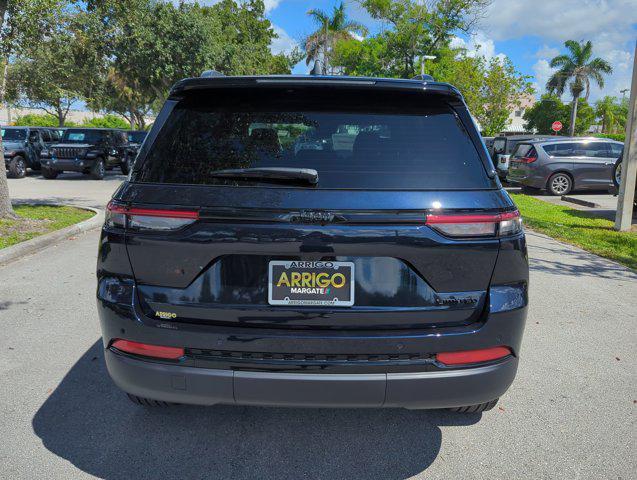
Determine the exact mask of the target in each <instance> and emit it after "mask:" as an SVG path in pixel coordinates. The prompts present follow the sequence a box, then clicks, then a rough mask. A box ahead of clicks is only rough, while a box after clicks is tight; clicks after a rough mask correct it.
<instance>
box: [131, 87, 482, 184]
mask: <svg viewBox="0 0 637 480" xmlns="http://www.w3.org/2000/svg"><path fill="white" fill-rule="evenodd" d="M283 93H285V92H283ZM243 95H246V94H245V93H243ZM374 95H375V96H371V95H369V94H367V95H365V96H364V97H363V98H357V96H356V95H353V94H349V95H347V96H345V95H342V96H338V95H336V94H335V93H331V94H330V95H329V96H328V95H326V96H325V97H322V98H317V96H316V95H312V96H311V97H309V96H308V95H307V94H304V95H302V96H300V95H298V96H297V95H292V94H289V93H288V94H281V95H280V96H279V95H275V94H274V93H271V94H269V95H263V93H262V92H255V93H254V94H253V96H249V97H248V98H241V97H239V98H237V96H236V95H230V94H228V95H223V96H220V95H216V96H215V98H214V103H212V102H213V100H211V103H209V104H208V105H206V102H202V100H201V99H193V100H191V101H185V102H182V103H181V104H180V105H178V106H177V107H176V108H175V110H173V112H172V114H171V116H170V118H169V119H168V121H167V123H166V125H164V127H163V128H162V130H161V132H160V133H159V135H158V136H157V139H156V140H155V142H154V144H153V145H152V147H151V149H150V152H149V153H148V155H147V157H146V158H145V160H144V161H143V163H142V165H141V169H140V171H139V172H138V173H137V174H136V175H135V176H134V178H133V179H134V180H135V181H141V182H153V183H187V184H217V185H237V186H239V185H240V186H249V185H251V184H255V183H259V182H260V180H254V179H251V180H250V181H236V180H233V179H224V178H216V177H214V176H212V175H210V174H211V173H212V172H214V171H217V170H222V169H229V168H233V169H234V168H252V167H293V168H314V169H316V170H317V171H318V172H319V184H318V188H370V189H401V188H406V189H420V188H451V189H453V188H491V187H492V186H493V183H492V181H491V180H490V179H489V178H488V177H487V175H486V171H485V169H484V167H483V165H482V163H481V160H480V158H479V156H478V154H477V150H476V148H475V147H474V145H473V143H472V142H471V139H470V138H469V136H468V134H467V132H466V131H465V129H464V128H463V126H462V125H461V123H460V122H459V120H458V118H457V116H456V115H455V113H454V112H453V111H452V110H451V109H450V108H449V107H448V106H446V105H443V104H438V105H435V104H431V103H432V102H431V101H430V102H427V103H429V104H430V106H428V107H426V108H423V107H416V105H419V104H422V103H425V102H422V99H421V98H420V101H419V102H415V101H414V100H413V99H412V100H411V101H409V102H401V101H400V96H394V97H393V98H392V99H388V101H387V103H386V104H383V103H382V102H379V97H380V96H379V95H378V94H377V93H375V94H374ZM221 97H223V98H221ZM223 99H227V100H223ZM371 100H373V102H371ZM390 100H391V101H390ZM370 103H373V104H374V105H378V106H370ZM262 183H263V182H262ZM269 185H271V186H275V187H276V186H281V185H280V183H278V184H275V183H270V184H269Z"/></svg>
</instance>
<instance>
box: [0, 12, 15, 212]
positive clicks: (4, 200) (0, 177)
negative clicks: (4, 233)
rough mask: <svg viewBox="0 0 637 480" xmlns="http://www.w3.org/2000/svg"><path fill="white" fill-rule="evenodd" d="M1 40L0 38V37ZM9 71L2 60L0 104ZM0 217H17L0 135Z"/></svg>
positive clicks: (1, 22) (1, 24) (4, 60)
mask: <svg viewBox="0 0 637 480" xmlns="http://www.w3.org/2000/svg"><path fill="white" fill-rule="evenodd" d="M6 3H7V2H2V1H0V10H1V11H0V14H1V16H0V20H1V21H0V26H4V13H5V9H6ZM0 40H1V39H0ZM8 71H9V62H8V59H7V58H5V59H3V62H2V79H1V81H0V105H3V104H4V94H5V91H6V87H7V74H8ZM0 218H17V215H16V214H15V212H14V211H13V207H12V206H11V198H10V197H9V184H8V183H7V169H6V168H5V164H4V151H3V150H2V137H0Z"/></svg>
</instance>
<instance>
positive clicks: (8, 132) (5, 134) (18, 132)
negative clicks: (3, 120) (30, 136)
mask: <svg viewBox="0 0 637 480" xmlns="http://www.w3.org/2000/svg"><path fill="white" fill-rule="evenodd" d="M26 138H27V130H26V128H6V129H5V128H3V129H2V140H25V139H26Z"/></svg>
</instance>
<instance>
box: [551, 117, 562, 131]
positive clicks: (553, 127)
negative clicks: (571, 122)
mask: <svg viewBox="0 0 637 480" xmlns="http://www.w3.org/2000/svg"><path fill="white" fill-rule="evenodd" d="M551 130H553V131H554V132H555V133H557V132H559V131H560V130H562V122H560V121H559V120H556V121H555V122H553V123H552V124H551Z"/></svg>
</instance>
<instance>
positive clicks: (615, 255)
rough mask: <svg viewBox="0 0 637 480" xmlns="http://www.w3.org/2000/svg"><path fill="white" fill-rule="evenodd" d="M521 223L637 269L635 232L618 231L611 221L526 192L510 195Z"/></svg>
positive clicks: (636, 236)
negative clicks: (518, 212) (540, 198)
mask: <svg viewBox="0 0 637 480" xmlns="http://www.w3.org/2000/svg"><path fill="white" fill-rule="evenodd" d="M511 197H512V198H513V200H514V201H515V203H516V204H517V206H518V208H519V209H520V213H521V214H522V218H523V220H524V224H525V225H527V226H528V227H529V228H531V229H533V230H536V231H538V232H542V233H544V234H546V235H549V236H551V237H553V238H556V239H558V240H562V241H564V242H567V243H572V244H573V245H577V246H578V247H581V248H583V249H584V250H587V251H589V252H591V253H595V254H597V255H600V256H602V257H606V258H610V259H611V260H615V261H616V262H619V263H622V264H624V265H626V266H628V267H630V268H634V269H637V233H635V232H617V231H615V230H613V222H611V221H610V220H606V219H604V218H599V217H595V216H593V215H591V214H590V213H588V212H583V211H581V210H575V209H572V208H569V207H563V206H559V205H552V204H550V203H547V202H543V201H542V200H538V199H536V198H533V197H529V196H527V195H520V194H511Z"/></svg>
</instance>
